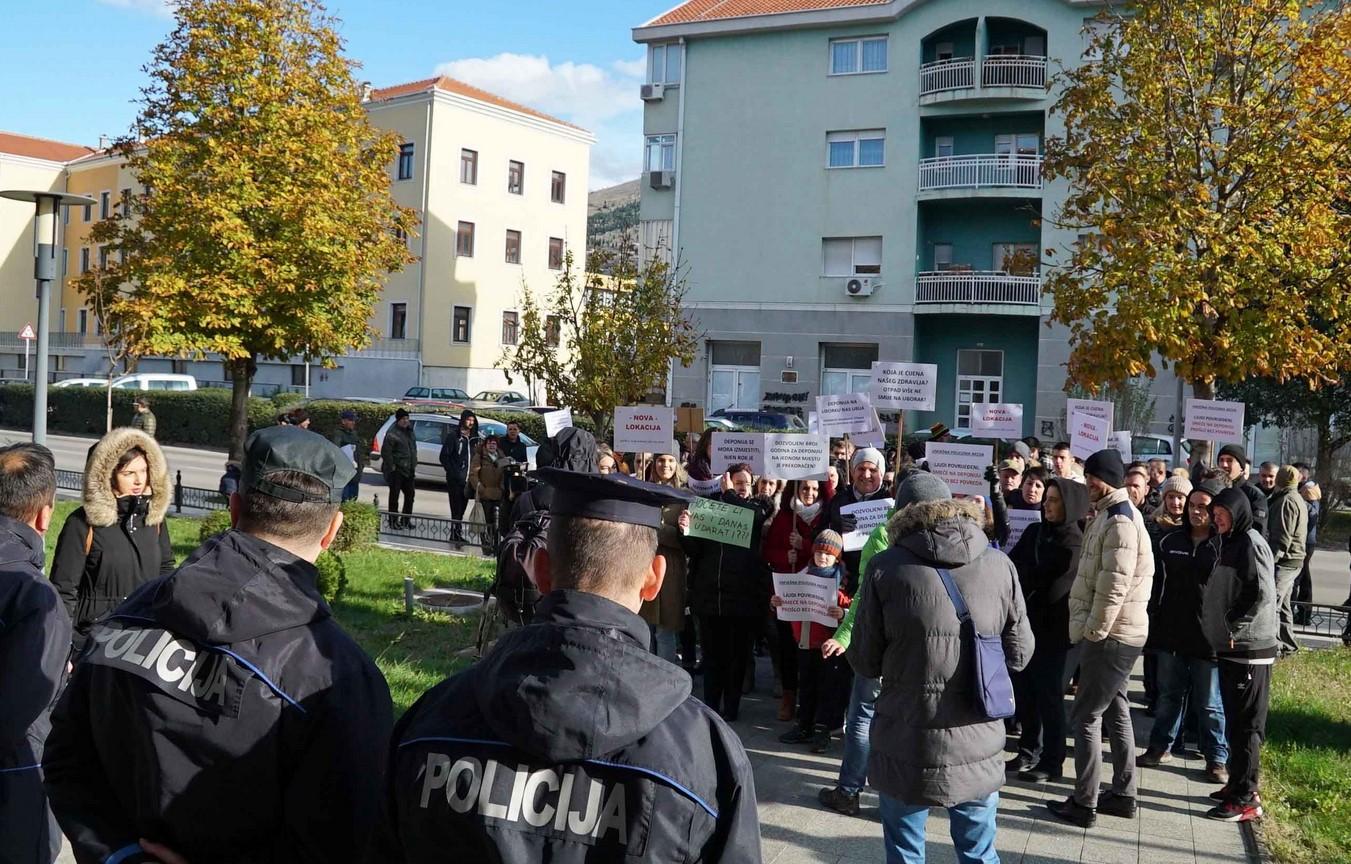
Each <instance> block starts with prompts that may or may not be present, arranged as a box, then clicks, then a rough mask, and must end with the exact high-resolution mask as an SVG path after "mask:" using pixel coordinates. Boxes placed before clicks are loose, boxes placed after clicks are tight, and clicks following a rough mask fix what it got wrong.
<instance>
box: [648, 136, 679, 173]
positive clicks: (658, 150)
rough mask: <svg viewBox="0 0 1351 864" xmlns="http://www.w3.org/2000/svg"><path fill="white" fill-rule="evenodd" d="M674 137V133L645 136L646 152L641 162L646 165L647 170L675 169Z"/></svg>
mask: <svg viewBox="0 0 1351 864" xmlns="http://www.w3.org/2000/svg"><path fill="white" fill-rule="evenodd" d="M675 138H676V136H674V135H649V136H647V153H646V158H645V161H644V163H643V164H645V165H647V170H649V171H674V170H675Z"/></svg>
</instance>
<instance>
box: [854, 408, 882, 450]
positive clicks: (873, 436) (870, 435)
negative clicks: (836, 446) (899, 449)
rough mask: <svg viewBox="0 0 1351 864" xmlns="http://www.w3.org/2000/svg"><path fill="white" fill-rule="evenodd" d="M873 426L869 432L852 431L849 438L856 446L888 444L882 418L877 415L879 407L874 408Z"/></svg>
mask: <svg viewBox="0 0 1351 864" xmlns="http://www.w3.org/2000/svg"><path fill="white" fill-rule="evenodd" d="M872 413H873V419H872V424H873V425H872V428H871V429H869V430H868V431H867V432H850V433H849V440H850V441H851V442H852V443H853V445H854V446H855V447H885V446H886V444H887V433H886V430H884V429H883V428H882V420H881V418H879V417H878V416H877V409H876V408H874V409H873V412H872Z"/></svg>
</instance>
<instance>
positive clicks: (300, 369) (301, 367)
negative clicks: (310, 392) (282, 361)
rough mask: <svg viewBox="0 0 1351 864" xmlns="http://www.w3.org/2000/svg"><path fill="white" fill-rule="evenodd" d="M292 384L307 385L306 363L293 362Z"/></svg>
mask: <svg viewBox="0 0 1351 864" xmlns="http://www.w3.org/2000/svg"><path fill="white" fill-rule="evenodd" d="M291 386H292V387H304V386H305V364H304V363H292V364H291Z"/></svg>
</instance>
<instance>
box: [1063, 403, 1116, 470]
mask: <svg viewBox="0 0 1351 864" xmlns="http://www.w3.org/2000/svg"><path fill="white" fill-rule="evenodd" d="M1111 428H1112V427H1111V426H1110V425H1109V424H1108V422H1107V421H1106V420H1103V419H1102V418H1101V417H1093V416H1092V415H1089V414H1071V415H1070V453H1071V454H1072V455H1073V456H1074V457H1075V458H1078V459H1087V458H1088V457H1089V456H1092V455H1093V454H1094V453H1097V452H1098V451H1099V450H1106V449H1107V436H1108V433H1109V432H1110V431H1111Z"/></svg>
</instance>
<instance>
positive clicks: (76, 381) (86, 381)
mask: <svg viewBox="0 0 1351 864" xmlns="http://www.w3.org/2000/svg"><path fill="white" fill-rule="evenodd" d="M52 386H53V387H59V388H61V389H63V390H64V389H65V388H67V387H107V386H108V379H107V378H67V379H66V380H64V381H57V382H56V383H54V384H53V385H52Z"/></svg>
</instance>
